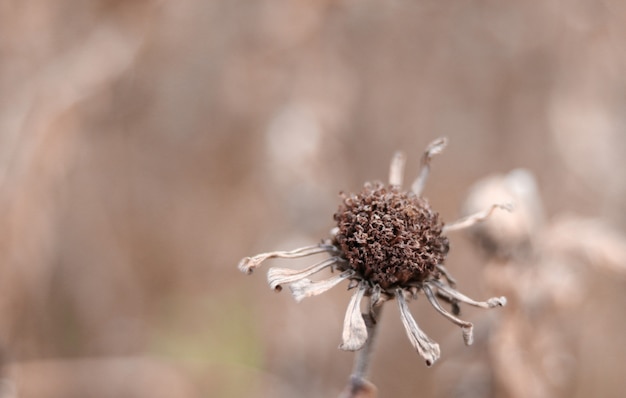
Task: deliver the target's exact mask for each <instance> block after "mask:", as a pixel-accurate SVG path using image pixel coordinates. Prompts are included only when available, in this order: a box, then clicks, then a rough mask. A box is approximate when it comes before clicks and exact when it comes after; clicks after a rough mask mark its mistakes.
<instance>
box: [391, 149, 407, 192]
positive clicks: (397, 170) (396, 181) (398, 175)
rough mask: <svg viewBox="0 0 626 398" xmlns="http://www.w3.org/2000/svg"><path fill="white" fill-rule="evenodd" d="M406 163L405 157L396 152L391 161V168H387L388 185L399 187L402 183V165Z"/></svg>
mask: <svg viewBox="0 0 626 398" xmlns="http://www.w3.org/2000/svg"><path fill="white" fill-rule="evenodd" d="M405 163H406V156H405V155H404V153H402V152H396V153H395V154H394V155H393V159H391V166H390V167H389V185H393V186H397V187H399V186H401V185H402V181H404V164H405Z"/></svg>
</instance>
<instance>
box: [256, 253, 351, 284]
mask: <svg viewBox="0 0 626 398" xmlns="http://www.w3.org/2000/svg"><path fill="white" fill-rule="evenodd" d="M337 261H340V259H339V257H331V258H328V259H326V260H324V261H320V262H319V263H317V264H314V265H312V266H310V267H308V268H305V269H302V270H294V269H289V268H277V267H273V268H270V269H269V271H267V283H269V285H270V287H271V288H272V289H274V290H276V291H277V292H280V291H281V290H282V285H286V284H289V283H293V282H297V281H298V280H300V279H303V278H306V277H309V276H311V275H313V274H315V273H318V272H320V271H321V270H323V269H324V268H326V267H328V266H331V265H333V264H335V263H337Z"/></svg>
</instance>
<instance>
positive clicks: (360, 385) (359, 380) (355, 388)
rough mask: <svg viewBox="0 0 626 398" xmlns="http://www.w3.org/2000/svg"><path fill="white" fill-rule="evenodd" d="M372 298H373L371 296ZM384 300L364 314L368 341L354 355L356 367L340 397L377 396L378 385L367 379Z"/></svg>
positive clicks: (365, 397) (371, 306)
mask: <svg viewBox="0 0 626 398" xmlns="http://www.w3.org/2000/svg"><path fill="white" fill-rule="evenodd" d="M370 300H371V298H370ZM382 304H383V301H379V302H378V303H376V304H371V305H370V308H371V310H370V312H368V313H367V314H362V315H363V320H364V321H365V325H366V327H367V341H366V342H365V344H364V345H363V348H361V349H360V350H359V351H358V352H357V353H356V356H355V357H354V367H353V368H352V374H351V375H350V381H349V383H348V386H347V387H346V389H345V390H344V392H343V393H342V394H341V396H340V398H374V397H376V387H375V386H374V385H373V384H372V383H371V382H369V381H367V380H366V379H365V377H366V375H367V371H368V370H369V366H370V361H371V355H372V351H373V347H374V342H375V340H376V334H377V330H378V321H379V320H380V313H381V310H382Z"/></svg>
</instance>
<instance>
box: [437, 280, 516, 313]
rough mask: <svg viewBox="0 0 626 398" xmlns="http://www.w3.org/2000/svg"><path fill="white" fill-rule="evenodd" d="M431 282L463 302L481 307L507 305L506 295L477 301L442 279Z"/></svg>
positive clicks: (451, 296)
mask: <svg viewBox="0 0 626 398" xmlns="http://www.w3.org/2000/svg"><path fill="white" fill-rule="evenodd" d="M429 283H431V284H433V285H435V286H437V288H438V289H439V290H440V291H442V292H443V293H444V294H446V295H448V296H450V298H452V299H455V300H458V301H460V302H462V303H465V304H469V305H473V306H474V307H480V308H494V307H504V306H505V305H506V297H492V298H490V299H488V300H487V301H476V300H473V299H471V298H469V297H467V296H466V295H464V294H462V293H459V292H457V291H456V290H454V289H452V288H451V287H449V286H446V285H444V284H443V283H441V282H440V281H437V280H433V281H430V282H429Z"/></svg>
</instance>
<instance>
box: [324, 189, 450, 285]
mask: <svg viewBox="0 0 626 398" xmlns="http://www.w3.org/2000/svg"><path fill="white" fill-rule="evenodd" d="M341 197H342V199H343V203H342V204H341V205H340V206H339V210H337V212H336V213H335V215H334V219H335V221H337V230H338V232H337V234H336V235H335V236H334V239H333V244H334V245H335V246H337V247H339V248H340V250H341V253H342V255H343V257H344V258H345V259H346V262H347V263H345V264H341V265H339V266H338V267H337V268H339V269H341V270H343V269H344V268H345V269H352V270H354V271H355V273H356V275H358V278H361V279H363V280H367V281H369V282H370V283H371V284H372V285H379V286H380V287H381V288H382V289H384V290H386V291H389V293H391V294H393V289H394V288H396V287H399V286H409V284H411V283H420V282H423V281H424V280H426V279H427V278H429V277H435V278H437V277H438V275H439V271H438V270H437V265H442V264H443V263H444V261H445V256H446V254H447V253H448V248H449V244H448V238H446V237H445V236H443V235H442V234H441V232H442V228H443V223H442V222H441V221H440V219H439V214H438V213H437V212H435V211H433V210H432V209H431V208H430V205H429V204H428V201H426V199H424V198H421V197H419V196H417V195H415V194H414V193H413V192H401V191H400V189H399V187H397V186H392V185H387V186H385V185H383V184H382V183H374V184H371V183H366V184H365V186H364V187H363V190H362V191H361V192H360V193H359V194H357V195H346V194H343V193H342V194H341Z"/></svg>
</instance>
